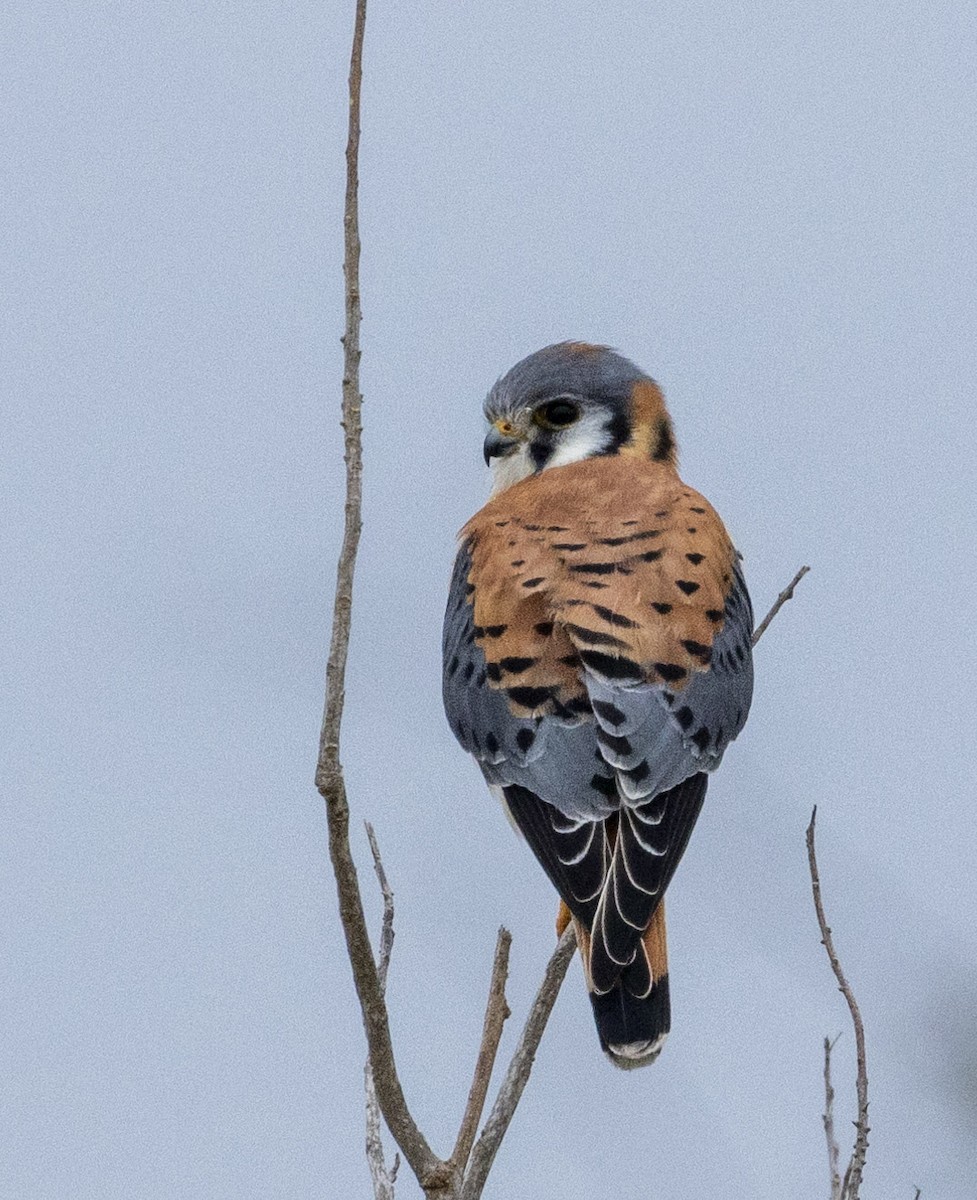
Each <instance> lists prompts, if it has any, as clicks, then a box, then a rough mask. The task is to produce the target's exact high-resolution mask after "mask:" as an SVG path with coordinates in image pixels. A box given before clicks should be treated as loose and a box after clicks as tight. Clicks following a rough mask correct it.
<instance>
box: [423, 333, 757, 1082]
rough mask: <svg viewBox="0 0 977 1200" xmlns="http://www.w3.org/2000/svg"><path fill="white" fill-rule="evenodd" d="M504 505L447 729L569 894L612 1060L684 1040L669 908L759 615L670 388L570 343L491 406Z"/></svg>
mask: <svg viewBox="0 0 977 1200" xmlns="http://www.w3.org/2000/svg"><path fill="white" fill-rule="evenodd" d="M485 417H486V419H487V421H488V434H487V436H486V437H485V442H484V457H485V462H486V464H487V465H488V466H489V467H490V468H491V473H492V480H493V486H492V491H491V495H490V498H489V500H488V502H487V503H486V504H485V506H484V507H483V508H482V509H480V510H479V511H478V512H477V513H476V514H475V515H474V516H473V517H472V518H471V519H470V520H469V521H468V522H467V524H466V525H465V526H464V527H463V529H462V530H461V533H460V535H459V545H458V551H457V556H456V559H455V564H454V570H453V573H452V579H451V585H450V591H449V596H448V604H447V610H446V613H445V620H444V633H443V644H442V649H443V676H442V684H443V698H444V707H445V713H446V716H447V719H448V723H449V725H450V727H451V729H452V731H453V733H454V735H455V737H456V738H457V739H458V741H459V742H460V743H461V745H462V747H463V748H464V749H465V750H467V751H468V752H469V753H470V754H471V755H472V756H473V757H474V758H475V760H476V761H477V763H478V766H479V767H480V768H481V771H482V774H483V775H484V777H485V780H486V781H487V783H488V785H489V788H490V790H491V791H492V792H494V793H495V794H496V795H497V796H498V798H499V799H500V800H501V801H502V804H503V806H504V808H505V809H506V810H507V813H508V815H509V817H510V819H511V821H512V822H513V824H514V825H515V826H516V828H517V829H518V830H519V831H520V832H521V833H522V835H523V836H524V838H525V840H526V841H527V842H528V844H529V846H530V848H531V849H532V851H533V853H534V854H535V856H536V858H537V860H538V862H539V864H540V866H541V867H542V868H543V871H544V872H545V874H546V875H547V876H548V877H549V880H550V882H551V883H552V884H553V886H554V887H555V888H556V891H557V892H558V893H559V897H560V900H559V907H558V914H557V923H556V927H557V934H558V935H562V933H563V932H564V931H565V929H566V927H567V925H568V924H569V923H570V922H572V923H573V925H574V927H575V932H576V937H577V945H578V948H579V952H580V957H581V961H582V963H583V973H584V979H585V982H586V986H587V990H588V993H589V996H590V1000H591V1004H592V1007H593V1014H594V1019H595V1022H596V1025H597V1033H598V1037H599V1041H600V1045H601V1048H602V1049H603V1050H604V1052H605V1053H606V1054H607V1056H608V1057H609V1058H610V1060H611V1062H613V1063H614V1064H615V1065H616V1066H618V1067H621V1068H624V1069H632V1068H635V1067H640V1066H643V1065H645V1064H647V1063H650V1062H653V1061H654V1060H655V1059H656V1058H657V1057H658V1055H659V1053H660V1051H661V1049H662V1045H663V1044H664V1041H665V1038H666V1035H667V1034H668V1032H669V1029H670V1026H671V1004H670V999H669V976H668V952H667V941H666V928H665V906H664V896H665V891H666V888H667V887H668V885H669V883H670V881H671V879H672V876H673V874H674V872H675V868H676V867H677V865H678V862H679V860H680V858H681V857H682V855H683V853H684V851H685V848H686V845H687V843H688V841H689V836H690V834H691V832H692V828H693V826H694V824H695V822H696V819H697V817H698V815H699V812H700V809H701V808H702V804H703V800H704V798H705V794H706V784H707V782H708V777H709V774H710V773H711V772H712V771H714V770H715V769H716V767H718V766H719V763H720V760H721V759H722V757H723V753H724V751H725V750H726V748H727V747H728V745H729V743H730V742H731V741H732V740H733V739H734V738H735V737H736V736H737V735H738V734H739V733H740V731H741V730H742V728H743V726H744V724H745V722H746V719H747V714H748V713H749V709H750V701H751V698H752V693H753V665H752V632H753V611H752V608H751V604H750V598H749V594H748V592H747V587H746V582H745V580H744V576H743V571H742V565H741V562H742V560H741V556H740V555H739V554H738V552H737V551H736V549H735V548H734V546H733V543H732V541H731V540H730V537H729V534H728V533H727V531H726V528H725V526H724V525H723V522H722V520H721V519H720V517H719V515H718V513H717V512H716V511H715V509H714V508H713V507H712V505H711V504H710V503H709V502H708V501H707V500H706V499H705V498H704V497H703V496H702V495H700V494H699V493H698V492H697V491H695V490H693V489H692V488H691V487H689V486H687V485H686V484H685V483H683V482H682V480H681V479H680V477H679V474H678V467H677V452H676V442H675V434H674V428H673V424H672V419H671V417H670V415H669V413H668V410H667V408H666V406H665V400H664V396H663V394H662V391H661V389H660V388H659V386H658V384H657V383H656V382H655V381H654V380H653V379H652V378H651V377H650V376H648V375H646V374H645V373H644V372H643V371H642V370H640V369H639V368H638V367H637V366H635V365H634V363H632V362H630V361H629V360H628V359H626V358H624V357H623V356H622V355H620V354H618V353H616V352H615V351H614V350H612V349H610V348H609V347H607V346H602V345H593V344H590V343H587V342H573V341H568V342H560V343H558V344H556V345H552V346H547V347H545V348H544V349H542V350H538V351H536V352H535V353H534V354H530V355H529V356H528V357H527V358H524V359H523V360H522V361H521V362H519V363H517V364H516V365H515V366H514V367H512V368H511V370H509V371H508V372H507V373H506V374H505V375H503V376H502V377H501V378H500V379H499V380H498V381H497V382H496V383H495V385H494V386H493V387H492V389H491V390H490V391H489V393H488V397H487V399H486V401H485Z"/></svg>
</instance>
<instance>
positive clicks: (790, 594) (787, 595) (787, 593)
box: [753, 567, 811, 646]
mask: <svg viewBox="0 0 977 1200" xmlns="http://www.w3.org/2000/svg"><path fill="white" fill-rule="evenodd" d="M810 569H811V568H810V567H801V569H800V570H799V571H798V572H797V574H796V575H795V576H794V578H793V579H792V580H791V581H790V583H788V585H787V586H786V587H785V588H784V590H783V591H782V592H781V593H780V595H779V596H778V597H777V599H776V600H775V601H774V602H773V606H772V608H771V609H770V611H769V612H768V613H767V615H766V616H765V617H764V618H763V620H762V621H761V622H760V624H759V625H758V626H757V627H756V632H755V633H754V634H753V645H754V646H755V645H756V644H757V642H758V641H759V640H760V638H762V637H763V635H764V634H765V633H766V632H767V626H768V625H769V624H770V622H771V621H772V620H773V619H774V617H775V616H776V615H777V613H779V612H780V610H781V609H782V608H783V607H784V605H785V604H786V603H787V601H788V600H792V599H793V598H794V588H796V587H797V585H798V584H799V583H800V581H801V580H802V579H803V578H804V576H805V575H806V574H807V573H808V571H810Z"/></svg>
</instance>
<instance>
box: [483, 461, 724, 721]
mask: <svg viewBox="0 0 977 1200" xmlns="http://www.w3.org/2000/svg"><path fill="white" fill-rule="evenodd" d="M462 538H463V539H465V540H466V541H467V542H468V544H469V546H470V549H471V556H472V568H471V572H470V575H469V583H470V585H471V587H472V596H471V600H472V602H473V604H474V607H475V614H474V616H475V637H476V641H477V642H478V645H479V646H480V647H481V649H482V651H483V652H484V654H485V659H486V673H487V678H488V681H489V683H490V685H491V686H492V687H494V688H497V689H501V690H503V691H505V693H506V695H507V698H508V700H509V705H510V709H511V710H512V711H513V712H514V713H516V714H517V715H520V716H525V715H533V716H543V715H549V714H556V715H558V716H562V717H564V718H572V717H574V716H581V715H584V714H586V713H587V712H588V711H589V702H588V699H587V695H586V688H585V686H584V671H583V669H584V668H587V669H589V670H591V671H593V672H594V673H595V674H598V675H601V676H603V677H604V678H607V679H609V680H611V681H613V682H615V683H619V684H621V685H623V686H628V685H632V686H633V685H639V684H642V683H654V684H658V685H663V686H667V687H668V688H669V689H671V690H673V691H681V690H682V689H683V688H684V687H685V686H686V685H687V683H688V681H689V679H690V678H691V677H692V675H693V674H695V673H696V672H701V671H705V670H708V668H709V665H710V662H711V658H712V644H713V640H714V639H715V637H716V636H717V635H718V633H719V632H720V630H721V629H722V626H723V622H724V619H725V617H724V605H725V602H726V597H727V595H728V594H729V591H730V588H731V586H732V582H733V564H734V560H735V551H734V549H733V546H732V543H731V542H730V540H729V535H728V534H727V533H726V529H725V527H724V526H723V523H722V521H721V520H720V518H719V516H718V515H717V514H716V512H715V510H714V509H713V508H712V506H711V505H710V504H709V502H708V501H707V500H705V499H704V498H703V497H702V496H700V495H699V493H698V492H695V491H693V490H692V489H691V488H689V487H686V486H685V484H683V483H682V481H681V480H680V479H679V478H678V475H677V474H676V472H675V470H674V468H673V467H672V466H671V465H670V464H668V463H665V462H654V461H652V460H649V459H648V458H643V457H640V458H639V457H626V458H625V457H621V456H619V455H609V456H606V457H596V458H592V459H586V460H584V461H582V462H577V463H570V464H568V465H567V466H563V467H553V468H551V469H549V470H547V471H542V472H541V473H540V474H538V475H532V476H530V477H529V478H528V479H524V480H522V481H521V482H519V483H517V484H514V485H513V486H512V487H510V488H507V489H506V490H505V491H504V492H502V493H500V494H499V495H498V496H496V497H495V498H494V499H493V500H490V501H489V503H488V504H486V505H485V507H484V508H483V509H482V510H481V511H480V512H478V513H476V515H475V516H474V517H473V518H472V519H471V520H470V521H469V522H468V524H467V525H466V526H465V527H464V529H463V530H462Z"/></svg>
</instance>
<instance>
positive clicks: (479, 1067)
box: [450, 928, 512, 1172]
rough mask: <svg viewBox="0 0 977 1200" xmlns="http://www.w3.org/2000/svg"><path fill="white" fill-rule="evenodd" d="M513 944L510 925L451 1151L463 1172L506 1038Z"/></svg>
mask: <svg viewBox="0 0 977 1200" xmlns="http://www.w3.org/2000/svg"><path fill="white" fill-rule="evenodd" d="M511 945H512V934H511V933H510V932H509V931H508V929H505V928H503V929H500V930H499V936H498V939H497V941H496V943H495V959H494V961H493V963H492V978H491V982H490V983H489V994H488V1000H487V1002H486V1005H485V1021H484V1024H483V1026H482V1041H481V1045H480V1046H479V1048H478V1058H477V1059H476V1061H475V1073H474V1076H473V1078H472V1086H471V1089H470V1090H469V1093H468V1103H467V1104H466V1105H465V1114H464V1116H463V1117H462V1119H461V1128H460V1129H459V1130H458V1138H457V1140H456V1141H455V1148H454V1150H453V1151H452V1154H451V1159H450V1161H451V1163H452V1164H453V1165H454V1166H455V1167H456V1168H457V1169H458V1170H459V1171H461V1172H464V1170H465V1167H466V1166H467V1165H468V1157H469V1155H470V1154H471V1152H472V1145H473V1143H474V1141H475V1134H476V1132H477V1131H478V1122H479V1121H480V1120H481V1119H482V1109H483V1108H484V1107H485V1097H486V1095H487V1094H488V1088H489V1083H490V1082H491V1081H492V1070H493V1068H494V1067H495V1056H496V1055H497V1054H498V1051H499V1041H500V1040H501V1038H502V1026H503V1025H504V1024H505V1021H506V1018H507V1017H509V1016H510V1015H511V1014H510V1012H509V1006H508V1004H507V1003H506V999H505V981H506V978H507V976H508V974H509V947H510V946H511Z"/></svg>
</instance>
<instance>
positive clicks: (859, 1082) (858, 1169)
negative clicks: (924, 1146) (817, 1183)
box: [807, 808, 869, 1200]
mask: <svg viewBox="0 0 977 1200" xmlns="http://www.w3.org/2000/svg"><path fill="white" fill-rule="evenodd" d="M817 815H818V810H817V808H815V809H814V811H813V812H812V813H811V823H810V825H808V827H807V861H808V867H809V868H810V872H811V890H812V892H813V894H814V910H815V912H816V913H817V917H818V927H819V928H820V930H821V943H822V945H823V946H824V948H825V951H826V952H827V955H828V961H829V962H830V964H831V970H832V971H833V972H834V976H835V979H837V981H838V990H839V991H840V992H841V994H842V995H843V996H844V997H845V1002H846V1004H847V1005H848V1011H849V1012H850V1013H851V1019H852V1025H853V1026H854V1027H855V1059H856V1072H855V1092H856V1096H857V1098H858V1117H857V1119H856V1121H855V1144H854V1146H853V1148H852V1153H851V1158H850V1160H849V1162H848V1167H847V1169H846V1171H845V1176H844V1179H843V1180H842V1183H841V1191H840V1192H839V1196H840V1197H841V1200H858V1190H859V1188H860V1187H861V1183H862V1171H863V1170H864V1168H865V1156H866V1154H867V1152H868V1134H869V1125H868V1071H867V1068H866V1063H865V1027H864V1025H863V1024H862V1014H861V1012H859V1009H858V1004H857V1003H856V1001H855V994H854V992H853V991H852V989H851V985H850V984H849V982H848V980H847V979H846V978H845V973H844V971H843V970H842V969H841V963H840V961H839V959H838V954H837V952H836V950H835V946H834V941H833V940H832V937H831V929H830V928H829V926H828V922H827V919H826V917H825V915H824V903H823V901H822V899H821V879H820V876H819V875H818V860H817V855H816V854H815V850H814V824H815V821H816V820H817ZM827 1054H830V1047H829V1046H828V1044H827V1043H826V1055H827ZM825 1070H826V1082H827V1080H828V1079H829V1078H830V1076H829V1075H828V1074H827V1070H828V1068H827V1064H826V1068H825ZM825 1128H826V1129H827V1123H826V1126H825ZM829 1154H830V1141H829ZM833 1174H834V1172H833Z"/></svg>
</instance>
